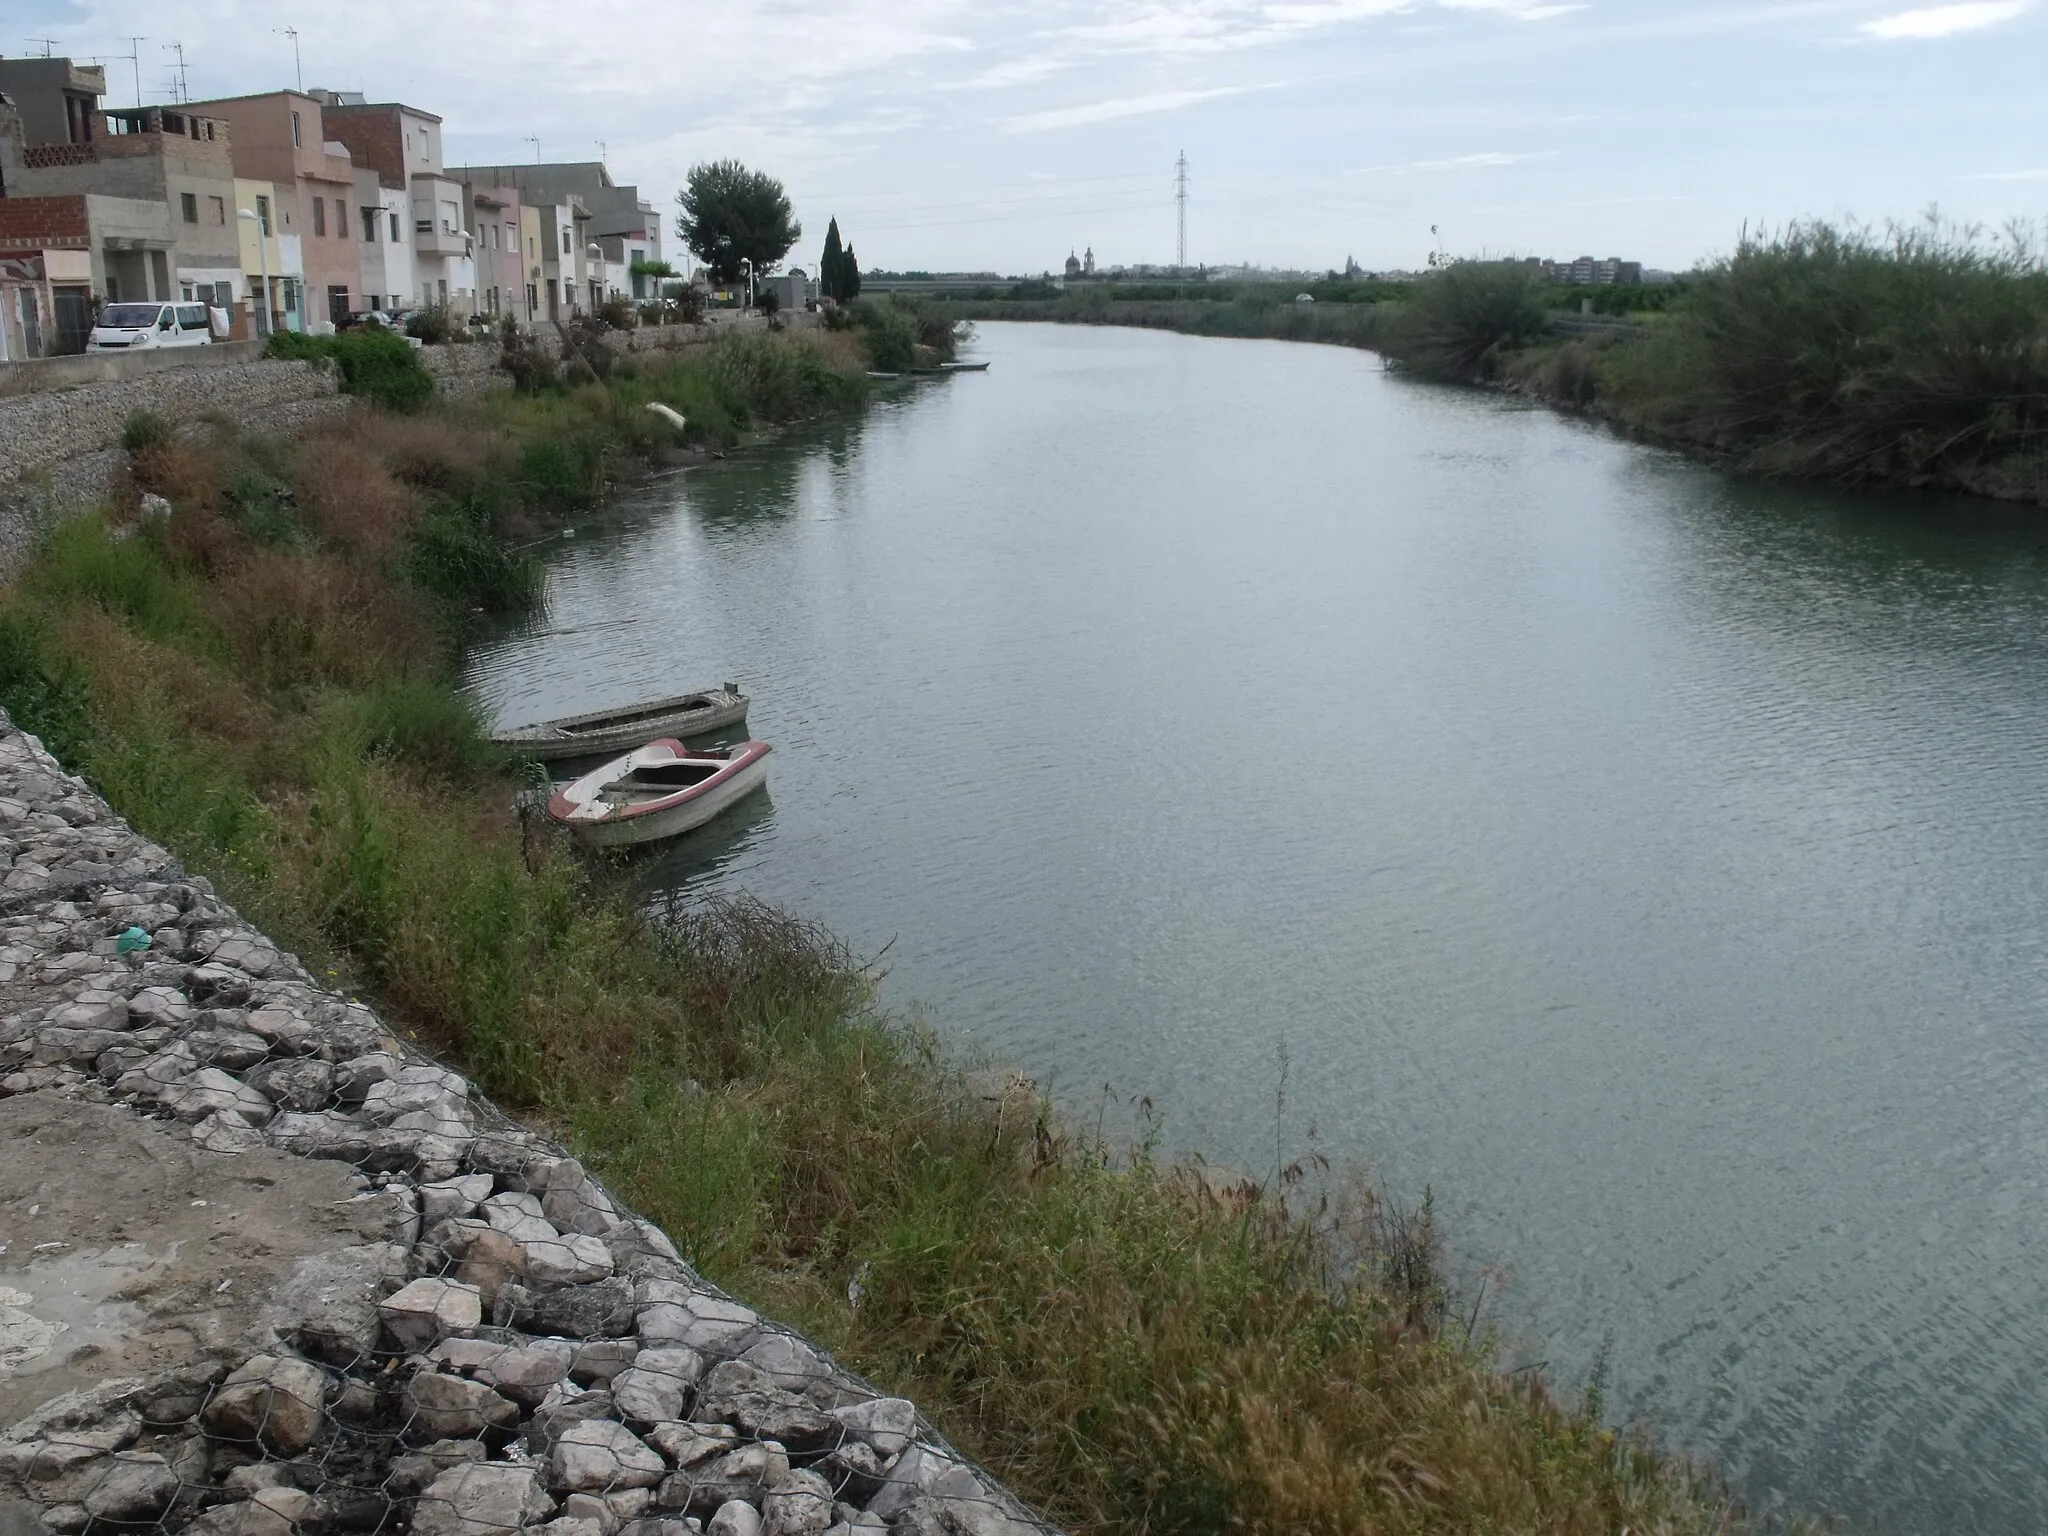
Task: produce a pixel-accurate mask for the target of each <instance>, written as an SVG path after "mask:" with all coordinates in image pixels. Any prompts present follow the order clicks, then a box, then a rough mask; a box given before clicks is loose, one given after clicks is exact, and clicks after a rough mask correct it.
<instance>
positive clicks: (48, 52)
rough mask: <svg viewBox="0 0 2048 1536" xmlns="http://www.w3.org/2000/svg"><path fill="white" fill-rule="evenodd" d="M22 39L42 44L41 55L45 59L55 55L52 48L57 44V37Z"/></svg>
mask: <svg viewBox="0 0 2048 1536" xmlns="http://www.w3.org/2000/svg"><path fill="white" fill-rule="evenodd" d="M23 41H25V42H31V43H41V44H42V45H43V57H44V58H46V59H48V58H54V57H55V54H54V52H53V51H52V50H54V49H55V48H56V46H57V39H55V38H54V37H31V38H25V39H23Z"/></svg>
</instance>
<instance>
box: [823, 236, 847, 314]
mask: <svg viewBox="0 0 2048 1536" xmlns="http://www.w3.org/2000/svg"><path fill="white" fill-rule="evenodd" d="M845 264H846V255H845V252H843V251H842V250H841V249H840V247H839V221H838V220H837V219H834V220H833V221H832V223H831V225H830V227H829V228H827V229H826V231H825V254H824V256H823V257H822V258H821V259H820V260H819V262H818V292H820V293H822V294H823V295H824V296H825V297H826V298H828V299H835V300H836V299H837V298H838V297H839V271H840V268H841V267H843V266H844V265H845Z"/></svg>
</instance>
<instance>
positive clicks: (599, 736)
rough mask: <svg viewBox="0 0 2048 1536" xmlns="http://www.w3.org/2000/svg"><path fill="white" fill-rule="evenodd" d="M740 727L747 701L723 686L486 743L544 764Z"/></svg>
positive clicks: (526, 728)
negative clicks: (566, 758) (533, 758)
mask: <svg viewBox="0 0 2048 1536" xmlns="http://www.w3.org/2000/svg"><path fill="white" fill-rule="evenodd" d="M746 721H747V696H746V695H745V694H744V693H741V692H740V690H739V684H737V683H727V684H726V685H725V686H724V687H723V688H706V689H704V690H703V691H702V692H701V693H679V694H677V695H676V696H675V697H674V698H672V699H654V700H652V701H650V702H648V703H645V704H622V705H620V706H619V707H618V708H616V709H599V710H593V711H592V712H591V713H589V714H587V715H565V716H563V717H562V718H561V719H560V720H543V721H542V722H541V723H540V724H539V725H521V726H516V727H514V728H513V729H512V730H509V731H500V732H499V733H498V734H497V735H495V736H493V737H492V738H491V740H493V741H495V742H496V743H497V744H498V745H499V746H501V747H510V748H511V749H512V750H513V751H515V752H524V753H525V754H526V755H527V756H528V757H537V758H539V759H541V761H543V762H547V761H549V760H551V759H554V758H558V757H595V756H596V755H597V754H598V753H600V752H623V751H625V750H626V748H628V747H638V746H642V745H645V744H646V743H647V742H650V741H654V740H656V739H657V738H659V737H662V736H677V737H682V736H707V735H709V734H710V733H711V732H713V731H722V730H725V729H727V728H728V727H730V726H735V725H744V724H746Z"/></svg>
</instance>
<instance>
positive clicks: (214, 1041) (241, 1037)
mask: <svg viewBox="0 0 2048 1536" xmlns="http://www.w3.org/2000/svg"><path fill="white" fill-rule="evenodd" d="M237 1017H239V1015H237ZM184 1040H185V1043H186V1044H187V1045H189V1046H191V1047H192V1054H193V1055H194V1056H196V1057H198V1058H199V1063H200V1065H201V1066H207V1067H222V1068H225V1069H226V1070H227V1071H229V1072H246V1071H248V1069H249V1068H251V1067H253V1066H255V1065H256V1064H257V1063H258V1062H260V1061H262V1060H263V1058H264V1057H266V1056H268V1055H269V1054H270V1042H269V1041H268V1040H265V1039H264V1038H263V1037H262V1036H261V1035H252V1034H250V1033H249V1031H248V1030H246V1029H235V1028H232V1027H230V1026H226V1025H220V1024H202V1025H200V1026H199V1027H197V1028H195V1029H188V1030H186V1031H185V1034H184Z"/></svg>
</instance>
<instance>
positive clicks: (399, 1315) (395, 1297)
mask: <svg viewBox="0 0 2048 1536" xmlns="http://www.w3.org/2000/svg"><path fill="white" fill-rule="evenodd" d="M377 1311H378V1314H379V1315H380V1316H381V1317H382V1318H383V1319H384V1326H385V1327H386V1328H387V1329H388V1330H390V1333H391V1336H392V1338H394V1339H395V1340H397V1341H398V1346H399V1348H401V1349H410V1350H425V1349H429V1348H431V1347H432V1346H433V1345H434V1344H436V1343H437V1342H439V1341H440V1340H441V1339H442V1338H443V1337H445V1336H446V1335H448V1334H451V1333H461V1332H464V1331H466V1330H468V1329H471V1328H474V1327H476V1325H477V1324H478V1323H480V1322H482V1321H483V1298H482V1295H481V1293H480V1292H479V1291H478V1290H477V1288H476V1287H475V1286H473V1285H464V1284H463V1283H462V1282H461V1281H459V1280H436V1279H432V1278H425V1279H419V1280H415V1281H413V1282H412V1283H411V1284H409V1285H405V1286H401V1287H400V1288H399V1289H398V1290H396V1291H394V1292H392V1294H391V1295H389V1296H387V1297H385V1298H384V1300H383V1302H382V1303H381V1304H379V1306H378V1308H377Z"/></svg>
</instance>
